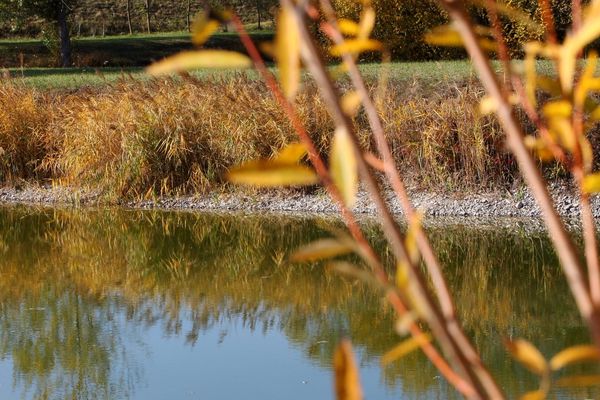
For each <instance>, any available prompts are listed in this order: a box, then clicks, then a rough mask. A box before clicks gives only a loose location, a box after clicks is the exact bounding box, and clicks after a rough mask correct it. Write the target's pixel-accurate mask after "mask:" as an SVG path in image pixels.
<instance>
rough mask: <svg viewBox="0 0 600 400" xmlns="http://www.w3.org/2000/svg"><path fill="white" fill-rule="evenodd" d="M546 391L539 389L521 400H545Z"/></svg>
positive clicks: (526, 394)
mask: <svg viewBox="0 0 600 400" xmlns="http://www.w3.org/2000/svg"><path fill="white" fill-rule="evenodd" d="M546 395H547V393H546V391H544V390H542V389H539V390H534V391H532V392H527V393H525V394H524V395H523V396H521V397H520V399H521V400H544V399H545V398H546Z"/></svg>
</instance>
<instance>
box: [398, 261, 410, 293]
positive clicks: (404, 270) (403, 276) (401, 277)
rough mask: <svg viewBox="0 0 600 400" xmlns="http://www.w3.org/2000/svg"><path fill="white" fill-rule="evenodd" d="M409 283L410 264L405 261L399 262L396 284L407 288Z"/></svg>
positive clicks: (401, 287)
mask: <svg viewBox="0 0 600 400" xmlns="http://www.w3.org/2000/svg"><path fill="white" fill-rule="evenodd" d="M408 283H409V275H408V266H407V265H406V263H404V262H398V264H397V265H396V286H397V287H398V288H399V289H402V290H406V289H407V288H408Z"/></svg>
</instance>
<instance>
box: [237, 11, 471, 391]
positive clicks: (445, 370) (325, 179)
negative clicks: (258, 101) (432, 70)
mask: <svg viewBox="0 0 600 400" xmlns="http://www.w3.org/2000/svg"><path fill="white" fill-rule="evenodd" d="M232 21H233V23H234V25H235V26H236V30H237V31H238V33H239V34H240V38H241V40H242V43H243V45H244V47H245V48H246V50H247V51H248V54H249V55H250V57H251V58H252V60H253V62H254V64H255V66H256V68H257V69H258V71H259V73H260V74H261V76H262V77H263V79H265V82H266V83H267V86H268V87H269V90H271V92H272V93H273V95H274V97H275V99H276V100H277V102H278V103H279V105H280V106H281V107H282V109H283V110H284V111H285V113H286V115H287V117H288V118H289V119H290V121H291V123H292V126H293V127H294V130H295V131H296V133H297V134H298V136H299V137H300V140H301V141H302V142H303V143H304V145H305V146H306V147H307V149H308V154H309V158H310V161H311V163H312V164H313V166H314V167H315V171H316V172H317V174H318V175H319V177H320V179H321V181H322V183H323V185H324V186H325V188H326V190H327V191H328V193H329V195H330V196H331V197H332V199H333V200H334V202H335V203H336V204H337V205H338V207H339V208H340V210H341V213H342V217H343V219H344V221H345V223H346V225H347V226H348V228H349V230H350V233H351V235H352V236H353V238H354V239H355V240H356V241H357V243H358V245H359V246H360V247H361V249H362V250H363V251H364V252H365V254H367V256H368V257H369V258H370V259H371V263H370V265H371V266H372V267H373V266H374V269H375V271H376V278H378V281H379V282H380V283H381V284H383V285H384V286H387V284H388V282H387V275H386V274H385V271H383V268H382V267H381V263H380V261H379V259H378V257H377V255H376V254H375V253H374V251H373V249H372V248H371V247H370V245H369V244H368V242H367V241H366V239H365V238H364V235H363V234H362V231H361V230H360V227H359V226H358V224H357V222H356V219H355V218H354V216H353V214H352V213H351V212H350V210H348V208H347V207H346V206H345V204H344V202H343V200H342V197H341V195H340V193H339V191H338V190H337V188H336V187H335V185H334V184H333V182H332V179H331V176H330V174H329V171H328V170H327V168H326V167H325V163H324V162H323V160H322V159H321V157H320V156H319V153H318V152H317V150H316V148H315V146H314V143H313V142H312V140H311V138H310V136H309V135H308V133H307V132H306V130H305V128H304V125H303V124H302V122H301V121H300V118H299V116H298V114H297V112H296V111H295V109H294V107H293V106H292V105H291V104H290V103H289V101H287V99H286V98H285V96H284V95H283V93H282V92H281V90H280V88H279V85H278V84H277V82H276V81H275V78H274V77H273V74H272V73H270V72H269V70H268V69H267V67H266V65H265V63H264V61H263V59H262V57H261V56H260V53H259V52H258V49H257V48H256V46H255V45H254V43H253V42H252V40H251V39H250V36H249V35H248V34H247V33H246V31H245V28H244V26H243V24H242V22H241V21H240V20H239V18H238V17H237V16H235V15H234V16H233V19H232ZM387 298H388V301H389V302H390V304H391V305H392V306H393V307H394V309H395V310H396V312H397V313H398V314H399V315H403V314H405V313H406V312H407V307H406V306H405V304H404V302H403V301H402V299H401V298H400V297H399V296H398V293H397V292H395V291H387ZM409 331H410V333H411V334H412V335H413V336H414V337H418V336H420V335H422V334H423V332H422V330H421V329H420V328H419V326H418V325H417V324H416V323H412V324H410V326H409ZM419 344H420V346H421V349H422V351H423V353H424V354H425V355H426V356H427V357H428V358H429V360H430V361H431V362H432V364H433V365H434V366H435V367H436V368H437V369H438V371H440V373H441V374H442V375H443V376H444V377H445V378H446V379H447V380H448V382H449V383H450V384H452V385H453V386H454V387H455V388H456V389H457V390H458V391H460V392H461V393H462V394H463V395H464V396H466V397H469V398H475V397H476V396H475V394H476V392H475V390H474V389H473V385H471V384H470V383H468V382H467V381H465V380H464V379H463V378H462V377H461V376H459V375H458V374H457V373H456V372H454V370H453V369H452V368H451V367H450V366H449V365H448V364H447V362H446V360H445V359H444V358H443V357H442V356H441V355H440V354H439V352H438V351H437V350H436V348H435V347H434V346H433V345H432V344H431V343H429V342H426V341H421V342H420V343H419Z"/></svg>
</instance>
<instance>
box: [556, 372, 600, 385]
mask: <svg viewBox="0 0 600 400" xmlns="http://www.w3.org/2000/svg"><path fill="white" fill-rule="evenodd" d="M596 385H600V375H575V376H566V377H564V378H560V379H559V380H557V381H556V386H558V387H583V386H596Z"/></svg>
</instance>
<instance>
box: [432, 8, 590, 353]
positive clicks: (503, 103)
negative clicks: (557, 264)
mask: <svg viewBox="0 0 600 400" xmlns="http://www.w3.org/2000/svg"><path fill="white" fill-rule="evenodd" d="M440 1H441V3H442V4H443V5H444V7H445V8H446V10H447V11H448V13H449V14H450V17H451V18H452V20H453V21H454V24H455V28H456V29H457V31H458V32H459V34H460V35H461V37H462V39H463V41H464V43H465V47H466V49H467V51H468V53H469V55H470V57H471V60H472V62H473V64H474V66H475V69H476V70H477V71H478V72H479V77H480V79H481V82H482V84H483V85H484V87H485V89H486V91H487V92H488V93H489V95H490V96H492V97H493V98H494V99H495V101H496V102H497V104H498V110H497V115H498V118H499V120H500V123H501V124H502V126H503V128H504V131H505V132H506V136H507V144H508V146H509V148H510V149H511V151H512V152H513V154H514V155H515V157H516V159H517V162H518V164H519V168H520V170H521V174H522V175H523V177H524V179H525V181H526V182H527V184H528V186H529V187H530V188H531V190H532V192H533V195H534V197H535V198H536V201H537V202H538V204H539V206H540V208H541V210H542V214H543V216H544V221H545V223H546V226H547V228H548V231H549V232H550V237H551V239H552V241H553V243H554V247H555V249H556V252H557V254H558V257H559V259H560V261H561V265H562V267H563V271H564V273H565V276H566V277H567V282H568V284H569V287H570V289H571V293H572V294H573V297H574V298H575V302H576V304H577V307H578V309H579V312H580V313H581V315H582V317H583V318H584V320H585V321H586V323H587V324H588V327H589V329H590V332H591V335H592V338H593V340H594V342H595V343H596V345H597V346H598V347H600V315H599V314H598V312H597V310H596V309H595V308H594V306H593V304H592V300H591V298H590V294H589V291H588V288H587V284H586V282H585V279H584V277H583V272H582V268H581V266H580V264H579V260H578V257H577V252H576V251H575V247H574V246H573V243H572V241H571V239H570V238H569V236H568V234H567V232H566V229H565V227H564V225H563V222H562V220H561V219H560V217H559V216H558V214H557V213H556V210H555V209H554V204H553V202H552V198H551V197H550V194H549V193H548V189H547V186H546V183H545V182H544V179H543V178H542V176H541V174H540V172H539V171H538V169H537V167H536V164H535V162H534V160H533V158H532V157H531V154H530V153H529V151H528V150H527V148H526V146H525V143H524V142H523V134H522V132H521V127H520V125H519V123H518V122H517V119H516V117H515V115H514V113H513V111H512V107H511V105H510V104H509V102H508V101H507V100H506V98H505V97H504V96H503V95H502V90H501V89H500V85H499V83H498V81H497V80H496V76H495V74H494V72H493V70H492V68H491V66H490V64H489V61H488V59H487V57H486V55H485V53H484V52H483V51H482V49H481V48H480V47H479V43H478V41H477V37H476V35H475V32H474V31H473V28H472V25H471V22H470V21H469V17H468V15H467V13H466V11H465V9H464V5H463V3H462V2H461V1H460V0H440Z"/></svg>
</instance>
